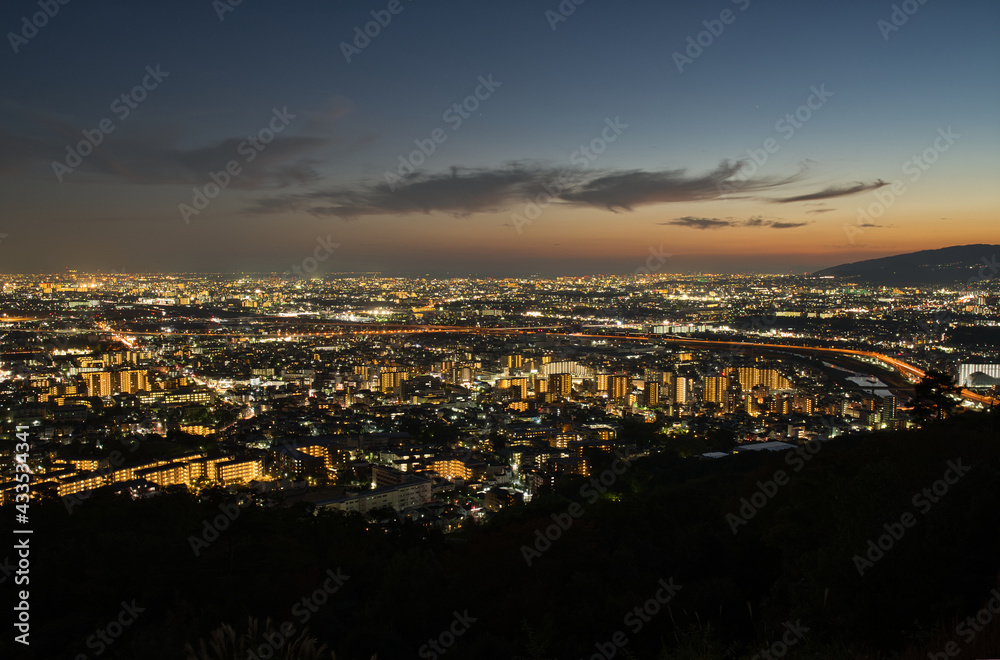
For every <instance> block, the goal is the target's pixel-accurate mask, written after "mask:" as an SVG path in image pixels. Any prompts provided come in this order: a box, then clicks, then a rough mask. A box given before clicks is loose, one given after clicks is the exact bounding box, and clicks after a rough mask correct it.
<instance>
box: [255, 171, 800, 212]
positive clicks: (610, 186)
mask: <svg viewBox="0 0 1000 660" xmlns="http://www.w3.org/2000/svg"><path fill="white" fill-rule="evenodd" d="M742 167H743V164H742V163H740V162H735V163H733V162H729V161H723V162H722V163H721V164H720V165H719V166H718V167H717V168H716V169H715V170H713V171H711V172H709V173H707V174H700V175H699V174H693V175H692V174H688V173H687V170H683V169H677V170H665V171H656V172H649V171H642V170H630V171H625V172H612V173H609V172H606V171H605V172H587V171H584V170H579V169H569V168H560V167H553V166H546V165H528V164H525V163H511V164H509V165H507V166H506V167H502V168H496V169H466V168H458V167H454V168H452V169H451V170H450V171H448V172H443V173H436V174H426V173H415V174H410V175H407V176H404V177H400V176H397V175H395V174H393V173H386V175H385V177H384V178H385V180H384V181H367V182H362V183H361V184H359V185H357V186H355V187H353V188H335V189H330V190H325V191H316V192H311V193H303V194H301V195H298V196H296V197H295V198H294V199H293V200H291V201H290V200H289V199H288V198H282V201H281V203H280V204H274V203H272V202H269V201H266V200H262V201H260V202H258V203H255V204H254V205H253V206H251V207H250V209H248V210H249V211H250V212H252V213H264V212H268V210H270V209H275V210H282V209H284V208H287V206H288V205H289V204H292V206H294V208H296V209H300V210H305V211H308V212H310V213H313V214H315V215H326V216H336V217H341V218H356V217H359V216H364V215H379V214H410V213H424V214H426V213H432V212H442V213H450V214H454V215H459V216H464V215H470V214H473V213H483V212H495V211H501V210H505V209H511V208H513V210H515V211H517V210H518V207H520V208H522V209H523V208H524V207H525V206H526V205H528V204H529V203H531V202H532V201H534V202H537V203H538V204H552V203H558V204H570V205H576V206H585V207H592V208H600V209H606V210H609V211H615V212H618V211H632V210H634V209H635V208H637V207H640V206H648V205H652V204H663V203H669V202H691V201H702V200H713V199H719V198H723V197H724V196H725V195H727V194H728V193H730V192H731V191H732V190H734V189H735V184H736V183H738V184H739V189H740V190H742V191H751V192H761V191H765V190H769V189H774V188H779V187H781V186H784V185H787V184H789V183H792V182H794V181H796V180H798V178H799V177H800V176H801V173H799V174H795V175H792V176H788V177H762V178H757V179H744V180H742V181H738V182H737V181H736V180H735V179H734V176H735V175H736V174H737V173H738V172H739V171H740V169H741V168H742Z"/></svg>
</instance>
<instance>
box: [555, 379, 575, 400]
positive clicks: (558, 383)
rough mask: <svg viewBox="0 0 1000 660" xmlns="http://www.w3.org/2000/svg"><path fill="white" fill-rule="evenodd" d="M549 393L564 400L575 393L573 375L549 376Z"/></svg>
mask: <svg viewBox="0 0 1000 660" xmlns="http://www.w3.org/2000/svg"><path fill="white" fill-rule="evenodd" d="M549 392H551V393H552V394H554V395H556V396H560V397H563V398H566V397H569V396H570V395H571V394H572V393H573V375H572V374H552V375H550V376H549Z"/></svg>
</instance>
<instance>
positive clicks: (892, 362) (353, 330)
mask: <svg viewBox="0 0 1000 660" xmlns="http://www.w3.org/2000/svg"><path fill="white" fill-rule="evenodd" d="M297 322H298V323H303V322H302V321H297ZM306 323H313V322H312V321H309V322H306ZM322 325H324V326H326V327H331V326H334V327H341V328H344V330H341V331H336V332H334V331H327V332H274V333H270V334H253V335H248V334H244V333H228V332H132V331H128V330H117V329H114V328H111V327H108V326H107V325H104V324H99V328H100V329H101V330H103V331H105V332H110V333H112V334H114V335H115V337H116V338H117V339H119V340H121V341H123V343H125V344H131V341H130V340H128V337H131V336H143V337H172V336H177V337H217V338H224V337H235V338H244V339H258V340H259V339H263V338H268V339H284V338H289V339H291V338H297V337H315V338H323V337H345V336H348V337H357V336H362V335H399V334H420V333H430V332H435V333H437V332H440V333H446V332H452V333H465V334H477V335H504V334H535V333H541V332H544V331H547V330H565V329H566V326H546V327H521V328H477V327H468V326H460V325H401V324H374V323H370V324H358V323H322ZM348 328H349V329H350V330H347V329H348ZM50 332H51V331H50ZM56 332H59V331H58V330H57V331H56ZM62 332H87V331H86V330H64V331H62ZM545 334H550V335H554V336H559V337H573V338H581V339H605V340H607V339H617V340H633V341H649V340H652V339H661V340H663V341H665V342H670V343H675V344H689V345H693V346H703V347H706V348H742V349H751V348H770V349H778V350H783V351H794V352H812V353H832V354H835V355H849V356H855V357H867V358H873V359H875V360H878V361H879V362H883V363H884V364H886V365H888V366H890V367H892V368H893V369H895V370H896V371H898V372H900V373H901V374H903V375H904V376H906V377H907V378H912V379H920V378H923V377H924V371H923V370H922V369H919V368H917V367H915V366H913V365H912V364H909V363H907V362H904V361H902V360H899V359H897V358H894V357H889V356H888V355H883V354H882V353H876V352H874V351H859V350H855V349H850V348H823V347H819V346H796V345H794V344H761V343H756V342H741V341H718V340H712V339H690V338H680V337H664V336H663V335H638V334H637V335H601V334H594V335H591V334H581V333H566V332H545ZM959 395H960V396H961V397H962V398H963V399H966V400H968V401H973V402H975V403H980V404H983V405H997V404H1000V399H997V398H995V397H990V396H985V395H982V394H977V393H975V392H972V391H970V390H967V389H962V390H960V391H959Z"/></svg>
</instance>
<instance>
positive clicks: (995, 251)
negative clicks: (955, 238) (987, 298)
mask: <svg viewBox="0 0 1000 660" xmlns="http://www.w3.org/2000/svg"><path fill="white" fill-rule="evenodd" d="M998 257H1000V245H989V244H985V243H978V244H976V245H953V246H951V247H945V248H940V249H937V250H921V251H919V252H909V253H907V254H897V255H893V256H891V257H882V258H880V259H867V260H865V261H856V262H854V263H849V264H841V265H839V266H833V267H832V268H824V269H823V270H821V271H817V272H815V273H813V275H814V276H816V277H825V276H831V275H832V276H835V277H844V278H850V279H857V280H860V281H865V282H870V283H872V284H886V285H897V286H898V285H918V284H954V283H957V282H960V283H962V284H972V283H974V282H976V281H981V280H988V279H994V278H996V277H1000V261H998V260H997V259H998Z"/></svg>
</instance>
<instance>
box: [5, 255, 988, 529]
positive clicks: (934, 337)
mask: <svg viewBox="0 0 1000 660" xmlns="http://www.w3.org/2000/svg"><path fill="white" fill-rule="evenodd" d="M998 290H1000V287H998V286H997V284H996V282H995V281H993V280H982V279H981V280H975V279H972V280H970V282H969V283H967V284H966V285H965V286H960V285H955V286H954V287H951V288H948V287H937V288H927V289H921V288H891V287H875V286H869V285H864V284H860V283H851V282H845V281H842V280H836V279H834V278H822V277H807V276H733V275H725V276H713V275H702V276H669V275H663V276H649V275H637V276H627V277H625V276H594V277H573V278H558V279H540V278H538V279H449V280H435V279H403V278H388V277H380V276H378V275H375V274H360V275H352V276H326V277H316V278H312V279H306V278H299V277H288V276H287V275H285V276H278V275H247V276H233V275H218V276H213V275H204V274H199V275H183V274H180V275H125V274H103V275H102V274H94V275H92V274H83V273H76V272H72V271H67V272H66V273H64V274H62V275H59V276H51V275H50V276H5V277H4V280H3V289H2V299H0V300H2V312H3V317H0V328H2V334H0V350H2V353H0V378H2V384H0V388H2V389H0V405H2V411H3V415H4V417H3V422H4V428H3V431H4V437H5V438H8V439H9V440H10V442H9V443H5V444H4V450H3V451H4V455H3V473H4V477H5V483H4V484H3V486H0V496H2V498H3V501H5V502H10V501H13V500H14V496H15V491H16V487H17V481H16V480H15V452H14V443H13V441H14V439H15V434H16V433H18V432H20V433H21V434H22V435H21V437H22V438H24V439H27V440H30V443H29V445H30V452H28V453H27V455H26V456H25V455H21V460H22V461H23V460H26V463H27V465H28V466H29V467H30V470H31V473H32V475H33V477H32V491H33V493H35V494H36V495H39V494H48V495H51V496H54V497H59V498H61V499H62V501H63V502H64V504H65V505H66V506H67V508H70V509H72V507H74V506H77V505H78V504H79V503H80V502H81V501H83V500H85V499H86V498H87V497H88V496H89V495H90V494H91V493H92V492H93V491H95V490H96V489H98V488H102V487H106V486H109V487H111V488H112V489H114V491H115V492H119V493H122V494H127V495H129V496H130V497H132V498H136V499H137V498H146V497H151V496H155V495H158V494H160V493H161V492H163V491H164V490H165V489H170V488H177V487H182V488H183V487H187V488H190V489H192V490H193V491H195V492H197V490H198V489H201V488H205V487H209V486H212V485H222V486H225V487H228V488H229V489H230V490H232V491H239V492H242V493H245V496H246V498H247V499H248V501H253V502H254V503H256V504H259V505H261V506H269V507H270V506H278V505H281V504H282V503H294V502H300V501H306V502H310V503H311V504H312V505H314V506H315V507H317V508H335V509H340V510H342V511H348V512H352V511H354V512H359V513H362V514H368V513H369V512H372V511H376V510H377V511H378V512H380V513H382V514H384V515H385V516H388V517H389V518H392V517H398V518H401V519H410V520H415V521H418V522H419V523H420V524H422V525H427V526H433V527H436V528H438V529H440V530H442V531H445V532H447V531H452V530H454V529H457V528H458V527H460V526H462V525H463V524H464V523H465V522H466V521H467V520H469V519H470V518H474V519H477V520H479V519H483V518H489V517H490V516H491V515H493V514H494V513H495V512H497V511H499V510H501V509H503V508H506V507H512V506H518V505H522V504H523V503H524V502H525V501H530V499H531V498H532V497H534V496H536V495H538V494H539V493H541V492H546V491H547V490H550V489H551V488H552V487H553V486H554V485H555V484H556V483H557V482H559V480H561V479H564V478H566V477H570V476H589V475H590V473H591V470H592V467H593V462H594V460H595V456H600V455H601V454H602V453H605V454H607V453H609V452H614V453H616V454H617V455H620V456H622V457H623V458H624V457H634V456H640V455H649V454H654V453H656V452H659V451H663V450H672V451H675V452H678V453H680V454H681V455H682V456H688V457H698V458H710V459H720V458H723V457H725V456H728V455H730V454H732V453H738V452H743V451H750V450H761V449H764V450H781V449H787V448H790V447H792V446H795V445H797V444H801V443H806V442H808V441H810V440H812V439H815V438H822V439H825V438H829V437H834V436H840V435H846V434H851V433H855V432H858V431H868V430H873V429H907V428H912V427H915V426H919V425H921V424H923V423H925V422H926V421H928V420H929V419H943V418H946V417H948V416H951V415H955V414H959V413H962V412H963V411H965V410H967V409H983V408H984V407H989V406H990V405H992V404H993V403H995V402H996V401H997V399H996V397H997V396H998V388H997V383H1000V366H998V365H1000V343H998V342H997V341H996V336H997V332H998V328H997V326H998V321H997V316H998ZM390 510H392V511H390Z"/></svg>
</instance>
